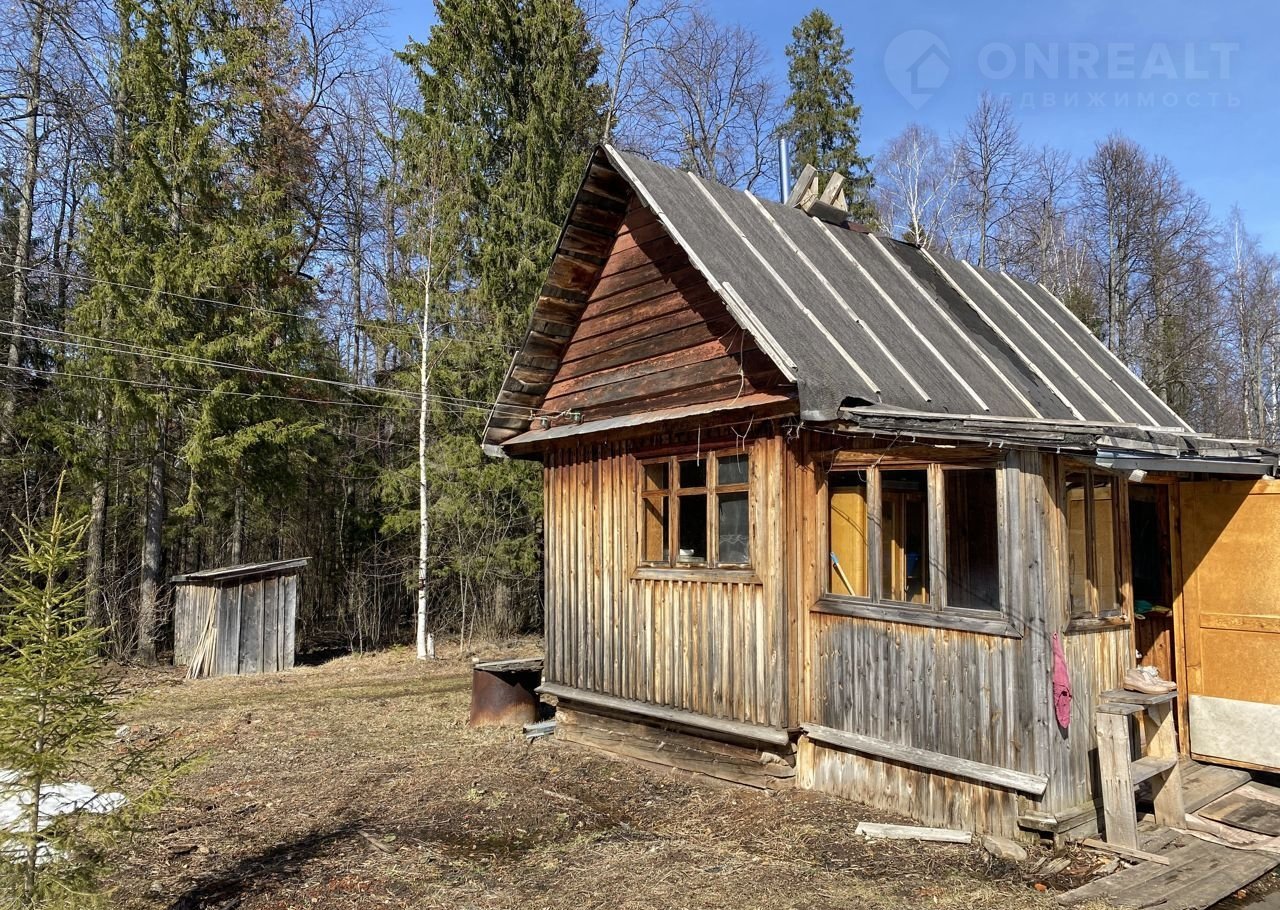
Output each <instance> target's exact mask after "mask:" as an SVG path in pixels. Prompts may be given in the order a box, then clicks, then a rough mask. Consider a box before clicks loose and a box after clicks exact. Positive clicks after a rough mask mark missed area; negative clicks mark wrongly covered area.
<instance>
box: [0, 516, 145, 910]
mask: <svg viewBox="0 0 1280 910" xmlns="http://www.w3.org/2000/svg"><path fill="white" fill-rule="evenodd" d="M85 526H86V523H85V521H84V520H83V519H79V520H77V519H70V518H68V516H67V513H66V511H65V507H63V506H62V505H61V493H60V491H59V495H58V497H57V498H56V499H55V501H54V507H53V510H52V514H51V516H50V518H49V519H48V520H47V522H44V523H42V524H41V525H39V526H33V525H26V526H21V527H20V528H19V531H18V534H17V539H16V540H14V541H13V544H14V549H13V552H12V553H11V554H10V555H9V556H8V557H7V559H6V560H5V562H4V563H3V565H2V566H0V771H2V772H3V775H0V801H9V800H13V801H16V802H17V803H18V804H19V805H21V806H22V808H23V816H22V818H21V819H19V820H18V821H17V822H15V823H14V824H13V825H11V826H9V827H7V828H6V829H5V830H3V831H0V890H4V891H7V892H8V893H9V894H11V895H13V896H15V898H16V900H15V903H16V905H17V906H18V907H23V908H27V907H55V906H59V907H60V906H68V907H85V906H89V905H90V904H95V903H96V900H95V898H94V887H93V886H94V879H95V876H96V873H97V872H98V871H100V869H99V865H100V864H99V863H98V862H96V861H95V850H94V845H95V844H96V843H97V842H98V836H95V835H100V834H101V831H100V830H99V831H95V828H99V829H100V828H101V827H102V824H101V820H98V821H99V822H100V823H99V824H97V825H95V824H94V821H95V819H93V818H92V814H93V813H94V812H101V811H104V810H107V809H113V810H118V809H119V808H120V805H119V797H113V796H109V795H101V796H93V797H91V796H89V795H88V794H86V795H85V804H84V805H82V806H79V808H80V812H78V813H73V814H71V815H69V816H66V817H54V816H55V812H56V811H57V806H58V804H60V803H62V802H63V801H64V799H65V791H57V790H54V788H55V787H58V786H59V785H62V784H64V783H65V782H67V781H69V780H71V779H72V778H76V777H81V776H84V775H89V776H94V777H97V778H98V780H97V782H98V783H100V784H102V785H103V786H104V789H107V788H114V787H115V786H118V785H119V784H120V783H121V776H120V774H119V773H116V774H108V779H107V780H105V781H104V780H102V779H101V777H100V776H99V773H100V770H101V769H100V768H99V766H98V763H97V762H96V761H95V751H96V749H97V747H99V746H100V745H101V744H102V743H103V742H104V741H106V740H107V739H108V738H109V737H110V735H111V733H112V731H113V730H114V729H115V728H116V709H115V704H114V702H115V701H116V699H117V695H118V692H117V687H116V685H115V683H114V682H113V681H112V680H111V679H110V678H109V677H108V676H107V675H106V674H105V672H104V667H103V665H102V659H101V657H100V654H99V651H100V644H101V634H102V633H101V630H99V629H95V628H93V627H92V626H90V625H88V624H87V623H86V622H85V618H84V604H83V594H84V585H83V582H81V581H78V580H77V567H78V565H79V563H80V561H81V559H82V558H83V555H84V554H83V551H82V549H81V540H82V538H83V536H84V531H85ZM127 768H128V763H126V764H123V765H120V766H118V767H117V768H116V769H115V770H116V771H117V772H121V771H125V776H127V771H126V769H127ZM86 811H87V812H88V813H89V814H88V815H86V814H85V812H86ZM106 824H107V825H108V826H110V824H111V822H110V821H107V822H106ZM6 906H8V905H7V904H6Z"/></svg>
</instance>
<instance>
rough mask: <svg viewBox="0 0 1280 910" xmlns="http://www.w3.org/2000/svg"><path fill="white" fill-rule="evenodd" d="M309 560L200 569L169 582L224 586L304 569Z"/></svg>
mask: <svg viewBox="0 0 1280 910" xmlns="http://www.w3.org/2000/svg"><path fill="white" fill-rule="evenodd" d="M310 559H311V557H310V556H301V557H299V558H297V559H277V560H274V561H272V562H249V563H242V564H241V565H237V566H224V567H222V568H220V569H201V570H200V571H199V572H188V573H186V574H185V575H175V576H173V577H172V578H170V579H169V581H170V582H172V583H173V584H183V583H184V582H208V583H210V584H226V583H228V582H233V581H241V580H243V579H247V578H260V577H262V576H264V575H284V574H286V573H289V572H296V571H297V570H298V569H301V568H303V567H305V566H306V564H307V561H308V560H310Z"/></svg>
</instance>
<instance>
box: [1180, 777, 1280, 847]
mask: <svg viewBox="0 0 1280 910" xmlns="http://www.w3.org/2000/svg"><path fill="white" fill-rule="evenodd" d="M1256 786H1257V784H1248V785H1246V786H1243V787H1241V788H1240V789H1238V790H1236V791H1234V792H1232V793H1228V794H1227V795H1226V796H1223V797H1220V798H1218V799H1216V800H1214V801H1213V802H1211V803H1209V805H1207V806H1205V807H1204V808H1202V809H1201V810H1200V811H1199V812H1197V813H1196V814H1197V815H1201V816H1203V817H1204V818H1209V819H1212V820H1214V821H1218V822H1223V823H1224V824H1228V825H1230V826H1231V827H1233V828H1243V829H1244V830H1245V831H1252V832H1254V833H1255V834H1266V835H1268V836H1269V837H1278V836H1280V800H1277V801H1275V802H1272V801H1271V800H1267V799H1262V798H1259V797H1258V796H1256V795H1254V794H1253V793H1251V792H1250V791H1251V790H1252V789H1253V788H1254V787H1256Z"/></svg>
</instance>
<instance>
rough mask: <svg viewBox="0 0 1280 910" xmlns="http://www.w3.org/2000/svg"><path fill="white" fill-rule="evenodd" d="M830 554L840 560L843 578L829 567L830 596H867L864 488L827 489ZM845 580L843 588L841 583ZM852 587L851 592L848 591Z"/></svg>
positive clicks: (843, 487)
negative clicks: (829, 493) (829, 494)
mask: <svg viewBox="0 0 1280 910" xmlns="http://www.w3.org/2000/svg"><path fill="white" fill-rule="evenodd" d="M830 527H831V552H832V553H834V554H835V555H836V559H838V560H839V561H840V568H841V569H843V570H844V578H841V577H840V572H839V571H837V570H836V567H835V565H834V564H832V566H831V579H830V588H829V589H828V590H830V591H831V593H832V594H846V595H848V594H852V595H854V596H855V597H866V596H867V549H868V545H867V495H866V487H865V486H864V485H857V486H853V485H849V486H839V485H838V484H837V483H835V482H833V484H832V487H831V518H830ZM846 580H847V581H848V586H846V584H845V581H846ZM850 587H852V588H853V590H852V591H851V590H849V588H850Z"/></svg>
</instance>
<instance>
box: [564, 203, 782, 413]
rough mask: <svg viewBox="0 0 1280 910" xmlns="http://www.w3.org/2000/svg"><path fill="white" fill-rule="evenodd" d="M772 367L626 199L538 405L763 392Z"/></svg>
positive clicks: (620, 403)
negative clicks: (606, 253)
mask: <svg viewBox="0 0 1280 910" xmlns="http://www.w3.org/2000/svg"><path fill="white" fill-rule="evenodd" d="M780 379H781V377H780V374H778V372H777V370H776V369H775V368H774V367H773V365H772V364H771V362H770V361H769V359H768V358H767V357H766V356H765V355H764V354H763V353H761V352H760V350H759V349H758V348H757V347H756V344H755V341H754V340H753V339H752V338H751V336H750V335H748V334H747V333H746V332H745V331H744V330H743V329H742V328H741V327H740V326H739V325H738V324H737V323H736V322H735V321H734V319H733V317H732V316H731V315H730V314H729V311H728V310H727V309H726V308H725V305H724V303H723V302H722V301H721V300H720V298H719V297H718V296H717V294H716V293H715V291H713V290H712V289H711V287H710V285H708V284H707V282H706V279H704V278H703V277H702V276H701V275H700V274H699V273H698V271H697V270H696V269H695V268H694V267H693V265H692V264H691V263H690V262H689V257H688V256H687V255H686V254H685V252H684V251H683V250H682V249H681V248H680V247H679V246H677V245H676V243H675V241H673V240H672V239H671V238H670V237H669V236H668V235H667V232H666V229H665V228H663V226H662V225H661V224H660V223H659V222H658V220H657V218H656V217H655V216H654V215H653V213H652V212H650V211H649V210H648V209H646V208H644V207H643V206H642V205H640V204H639V203H638V202H635V201H633V202H632V205H631V207H630V208H629V209H628V211H627V215H626V218H625V219H624V221H623V223H622V226H621V228H619V231H618V235H617V238H616V240H615V241H614V243H613V246H612V248H611V250H610V252H609V256H608V259H607V261H606V262H605V264H604V266H603V269H602V270H601V273H600V275H599V278H598V280H597V281H596V283H595V285H594V287H593V288H592V290H591V293H590V296H589V298H588V301H587V305H586V308H585V309H584V310H583V312H582V317H581V321H580V322H579V323H578V324H577V326H576V327H575V328H574V331H573V336H572V338H571V340H570V341H569V343H568V345H567V347H566V348H565V350H564V352H563V355H562V358H561V362H560V365H559V367H558V369H557V370H556V374H555V380H554V381H553V382H552V383H551V385H550V388H549V389H548V391H547V394H546V400H545V401H544V402H542V407H543V408H546V409H549V410H553V411H568V410H576V411H580V412H581V413H582V414H583V416H584V417H585V418H587V419H594V418H598V417H610V416H616V415H619V414H629V413H634V412H636V411H648V410H652V409H654V408H658V407H673V406H680V405H688V404H697V403H702V402H717V401H727V400H732V399H734V398H737V397H740V396H742V395H747V394H751V393H753V392H757V391H762V390H770V389H773V388H775V387H777V385H778V384H779V382H780Z"/></svg>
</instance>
